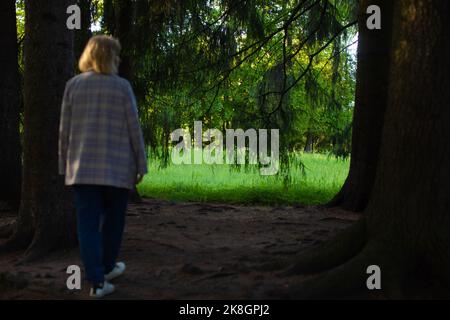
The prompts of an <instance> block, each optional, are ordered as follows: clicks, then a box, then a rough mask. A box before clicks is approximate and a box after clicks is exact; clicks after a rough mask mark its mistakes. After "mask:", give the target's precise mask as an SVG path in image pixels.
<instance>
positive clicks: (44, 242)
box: [8, 0, 76, 259]
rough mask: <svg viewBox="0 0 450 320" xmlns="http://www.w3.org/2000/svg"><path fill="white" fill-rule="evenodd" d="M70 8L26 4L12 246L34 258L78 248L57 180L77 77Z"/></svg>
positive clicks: (53, 2)
mask: <svg viewBox="0 0 450 320" xmlns="http://www.w3.org/2000/svg"><path fill="white" fill-rule="evenodd" d="M71 4H72V3H71V1H69V0H40V1H38V0H33V1H26V2H25V12H26V21H25V34H26V38H25V75H26V77H25V84H24V98H25V115H24V118H25V120H24V129H25V132H24V134H25V136H24V170H23V177H24V179H23V186H22V190H23V193H22V194H23V196H22V201H21V205H20V211H19V219H18V225H17V230H16V232H15V234H14V235H13V237H12V239H10V241H9V242H8V244H9V245H11V246H12V247H15V248H18V247H23V246H28V245H29V248H28V250H27V253H28V257H29V258H30V259H33V258H36V257H39V256H40V255H42V254H43V253H45V252H48V251H50V250H53V249H57V248H63V247H69V246H71V245H74V244H75V243H76V233H75V215H74V210H73V207H72V197H71V195H70V193H69V190H68V189H67V188H65V187H64V182H63V177H62V176H59V175H58V158H57V157H58V127H59V115H60V108H61V100H62V94H63V91H64V87H65V83H66V81H67V80H68V79H69V78H70V77H71V76H72V75H73V36H72V33H71V32H70V31H69V30H68V29H67V28H66V19H67V14H66V9H67V7H68V6H69V5H71ZM30 242H31V244H30Z"/></svg>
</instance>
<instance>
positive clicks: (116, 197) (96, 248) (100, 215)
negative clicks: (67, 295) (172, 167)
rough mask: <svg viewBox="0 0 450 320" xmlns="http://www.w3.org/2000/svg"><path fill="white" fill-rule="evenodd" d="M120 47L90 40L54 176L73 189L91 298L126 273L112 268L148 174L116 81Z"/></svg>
mask: <svg viewBox="0 0 450 320" xmlns="http://www.w3.org/2000/svg"><path fill="white" fill-rule="evenodd" d="M120 50H121V47H120V43H119V41H118V40H116V39H114V38H112V37H109V36H95V37H92V38H91V39H90V40H89V42H88V44H87V46H86V48H85V49H84V52H83V54H82V56H81V58H80V61H79V69H80V71H81V72H82V73H81V74H79V75H77V76H75V77H74V78H72V79H70V80H69V81H68V82H67V84H66V89H65V92H64V98H63V101H62V109H61V119H60V132H59V173H60V174H62V175H65V184H66V185H68V186H72V189H73V191H74V197H75V207H76V211H77V229H78V240H79V245H80V251H81V259H82V261H83V264H84V267H85V273H86V279H87V280H88V281H89V282H90V283H91V284H92V288H91V290H90V295H91V296H92V297H95V298H102V297H103V296H105V295H107V294H110V293H112V292H113V291H114V285H112V284H111V283H109V281H110V280H112V279H113V278H116V277H117V276H119V275H121V274H122V273H123V272H124V271H125V264H124V263H123V262H116V259H117V256H118V253H119V249H120V245H121V241H122V233H123V229H124V223H125V211H126V208H127V201H128V193H129V190H130V189H132V188H133V186H134V185H135V184H137V183H139V182H140V181H141V180H142V177H143V175H144V174H145V173H147V159H146V154H145V148H144V141H143V137H142V132H141V128H140V125H139V120H138V112H137V107H136V99H135V97H134V94H133V90H132V88H131V85H130V83H129V82H128V81H127V80H125V79H123V78H121V77H119V76H117V71H118V66H119V62H120V58H119V54H120Z"/></svg>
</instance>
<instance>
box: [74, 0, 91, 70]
mask: <svg viewBox="0 0 450 320" xmlns="http://www.w3.org/2000/svg"><path fill="white" fill-rule="evenodd" d="M77 4H78V6H79V7H80V9H81V30H76V31H75V35H74V52H75V63H76V62H77V61H78V60H79V59H80V57H81V54H82V53H83V50H84V48H85V46H86V44H87V42H88V40H89V39H90V38H91V36H92V32H91V22H92V19H91V6H92V0H78V2H77Z"/></svg>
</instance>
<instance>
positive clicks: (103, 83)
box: [58, 71, 147, 189]
mask: <svg viewBox="0 0 450 320" xmlns="http://www.w3.org/2000/svg"><path fill="white" fill-rule="evenodd" d="M58 153H59V173H60V174H62V175H65V184H66V185H73V184H94V185H107V186H115V187H120V188H127V189H131V188H132V187H133V186H134V184H135V181H136V174H137V173H140V174H145V173H146V172H147V158H146V154H145V147H144V140H143V137H142V132H141V128H140V125H139V119H138V111H137V107H136V99H135V97H134V93H133V90H132V88H131V85H130V83H129V82H128V81H127V80H125V79H123V78H121V77H118V76H116V75H103V74H98V73H94V72H92V71H90V72H85V73H82V74H80V75H78V76H75V77H73V78H72V79H70V80H69V81H68V82H67V84H66V89H65V92H64V97H63V101H62V107H61V119H60V127H59V152H58Z"/></svg>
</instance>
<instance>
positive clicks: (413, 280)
mask: <svg viewBox="0 0 450 320" xmlns="http://www.w3.org/2000/svg"><path fill="white" fill-rule="evenodd" d="M394 17H395V20H394V29H393V30H394V36H393V48H392V65H391V66H392V67H391V68H392V72H391V77H390V86H389V96H390V98H389V103H388V107H387V109H386V117H385V123H384V129H383V134H382V140H381V141H382V144H381V149H380V161H379V163H378V169H377V176H376V179H375V183H374V187H373V189H372V194H371V197H370V201H369V203H368V206H367V208H366V210H365V215H364V217H363V218H362V220H361V221H360V222H359V223H358V225H357V226H355V227H354V228H353V230H350V231H351V232H350V231H348V232H344V234H345V235H347V236H343V235H342V234H341V235H340V240H339V241H334V242H330V243H329V244H328V245H327V246H323V247H322V248H319V249H317V248H315V250H314V252H315V254H307V255H305V256H303V257H301V259H300V262H299V263H298V264H297V265H296V267H297V272H298V271H299V270H300V272H312V271H317V270H326V269H331V270H329V271H326V272H325V273H323V274H321V275H319V276H318V277H315V278H312V279H311V280H308V281H305V282H304V283H303V285H302V286H301V288H295V289H293V290H291V291H290V297H296V298H299V297H309V298H311V297H314V298H316V297H319V296H320V297H323V296H333V297H337V296H342V294H343V292H350V291H352V290H357V289H361V290H366V292H367V288H366V287H365V285H366V279H367V278H368V275H367V274H366V268H367V267H368V266H369V265H378V266H380V268H381V272H382V289H383V291H384V294H385V295H386V296H387V297H392V298H405V297H406V298H423V297H432V298H444V297H445V298H448V297H449V296H450V197H449V196H448V195H449V194H450V179H449V177H450V166H449V163H450V125H449V124H450V108H449V105H450V90H449V88H450V73H449V72H448V71H449V70H450V59H449V56H450V28H448V25H447V22H448V21H449V19H450V2H449V1H448V0H434V1H428V0H402V1H398V2H396V3H395V11H394ZM355 230H359V233H358V232H356V231H355ZM350 235H351V236H350ZM338 243H339V244H340V245H341V248H340V249H339V246H338ZM344 243H347V244H353V248H352V250H353V251H354V252H353V253H351V254H350V251H349V250H350V247H349V246H343V244H344ZM354 243H361V246H359V247H358V246H355V245H354ZM330 248H334V249H335V250H334V251H330V250H329V249H330ZM327 250H328V251H329V252H333V259H332V260H333V261H331V260H329V259H328V257H327V256H326V255H325V254H326V252H327ZM339 250H340V251H339ZM338 252H339V253H340V254H341V257H340V259H337V258H336V256H337V255H338ZM319 256H320V257H321V260H320V259H319V258H318V257H319ZM305 259H306V260H305ZM302 261H306V262H307V264H305V263H302ZM313 261H315V262H316V263H315V265H314V264H313V263H312V262H313ZM325 262H328V265H326V264H327V263H325Z"/></svg>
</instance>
